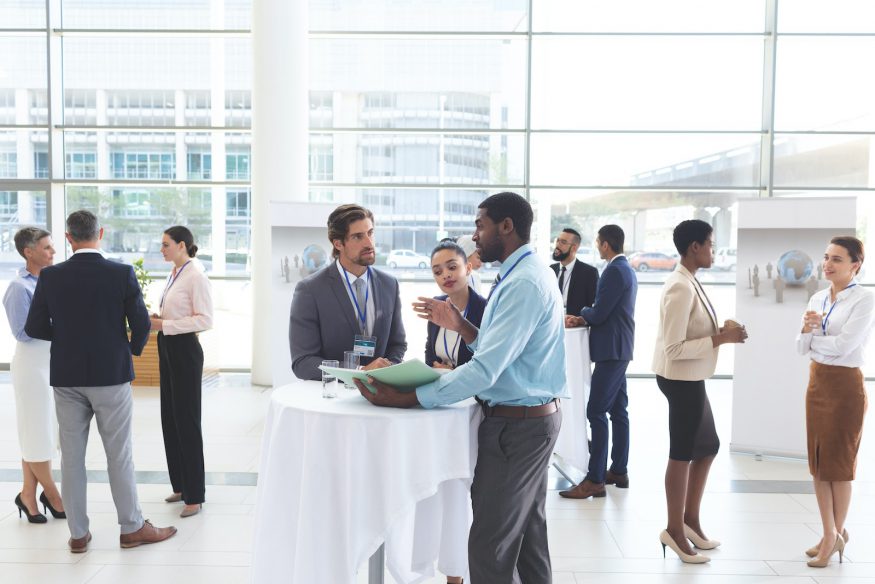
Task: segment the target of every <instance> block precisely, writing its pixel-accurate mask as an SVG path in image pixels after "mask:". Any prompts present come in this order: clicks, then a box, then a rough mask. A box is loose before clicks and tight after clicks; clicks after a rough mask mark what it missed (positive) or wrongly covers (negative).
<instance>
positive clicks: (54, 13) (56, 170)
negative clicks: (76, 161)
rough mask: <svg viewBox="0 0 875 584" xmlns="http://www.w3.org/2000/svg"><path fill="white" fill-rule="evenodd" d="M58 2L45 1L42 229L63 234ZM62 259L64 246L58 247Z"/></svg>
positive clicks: (61, 96) (62, 109)
mask: <svg viewBox="0 0 875 584" xmlns="http://www.w3.org/2000/svg"><path fill="white" fill-rule="evenodd" d="M61 1H62V0H46V29H45V34H46V73H47V76H46V104H47V108H46V109H47V112H48V166H49V181H50V182H49V189H48V192H47V193H46V227H47V228H48V230H49V231H51V232H57V233H63V232H64V222H65V211H66V209H65V205H64V182H63V181H64V178H65V176H64V173H65V169H64V132H63V130H59V129H57V128H55V124H56V123H63V119H64V71H63V41H62V39H61V36H60V35H58V34H57V33H55V32H54V28H55V27H56V26H60V25H61ZM61 248H63V251H61V250H59V251H61V254H62V255H64V256H66V253H67V250H66V246H61Z"/></svg>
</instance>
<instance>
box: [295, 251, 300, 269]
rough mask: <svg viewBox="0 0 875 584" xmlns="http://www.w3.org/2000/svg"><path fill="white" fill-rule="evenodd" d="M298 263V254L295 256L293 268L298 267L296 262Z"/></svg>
mask: <svg viewBox="0 0 875 584" xmlns="http://www.w3.org/2000/svg"><path fill="white" fill-rule="evenodd" d="M299 261H300V258H298V254H295V268H297V267H298V262H299Z"/></svg>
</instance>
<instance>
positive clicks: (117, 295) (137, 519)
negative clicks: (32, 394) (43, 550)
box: [24, 211, 176, 553]
mask: <svg viewBox="0 0 875 584" xmlns="http://www.w3.org/2000/svg"><path fill="white" fill-rule="evenodd" d="M66 235H67V241H69V242H70V246H71V247H72V248H73V255H72V256H71V257H70V259H68V260H67V261H65V262H63V263H60V264H56V265H54V266H49V267H48V268H45V269H43V271H42V272H40V277H39V281H38V282H37V285H36V290H35V291H34V294H33V302H32V304H31V307H30V312H29V313H28V315H27V322H26V323H25V325H24V330H25V332H26V333H27V334H28V335H30V336H31V337H33V338H35V339H43V340H46V341H51V343H52V356H51V361H50V364H49V382H50V383H51V385H52V387H54V390H55V410H56V412H57V415H58V426H59V428H60V438H61V440H60V442H61V473H62V481H61V485H62V488H63V497H64V507H65V508H66V512H67V526H68V527H69V529H70V536H71V537H70V541H69V542H68V544H69V546H70V551H72V552H73V553H82V552H85V551H87V550H88V542H89V541H91V532H90V530H89V521H88V513H87V506H86V491H87V486H88V478H87V476H86V473H85V448H86V446H87V444H88V432H89V430H90V428H91V418H92V417H94V418H97V429H98V431H99V432H100V438H101V440H102V441H103V448H104V450H105V451H106V459H107V460H106V462H107V471H108V473H109V485H110V489H111V490H112V499H113V502H114V503H115V508H116V511H117V512H118V522H119V525H120V526H121V530H120V531H121V536H120V538H119V543H120V545H121V547H123V548H130V547H135V546H138V545H141V544H145V543H155V542H158V541H162V540H165V539H167V538H168V537H171V536H172V535H173V534H175V533H176V528H175V527H163V528H159V527H154V526H153V525H152V524H151V523H149V521H148V520H146V521H144V520H143V514H142V512H141V511H140V504H139V500H138V498H137V482H136V478H135V476H134V460H133V453H132V447H131V416H132V413H133V399H132V397H131V383H130V382H131V380H132V379H133V378H134V367H133V363H132V361H131V354H134V355H139V354H140V353H142V351H143V347H144V346H145V345H146V341H147V339H148V337H149V328H150V322H149V313H148V311H147V310H146V305H145V304H144V302H143V294H142V291H141V290H140V285H139V283H137V278H136V276H134V269H133V268H132V267H131V266H129V265H125V264H120V263H116V262H111V261H108V260H107V259H105V258H104V257H103V255H102V254H101V253H100V240H101V239H102V238H103V228H102V227H100V224H99V223H98V221H97V217H95V216H94V214H93V213H91V212H90V211H75V212H73V213H71V214H70V216H69V217H67V234H66ZM128 326H129V327H130V331H131V338H130V340H128V333H127V327H128Z"/></svg>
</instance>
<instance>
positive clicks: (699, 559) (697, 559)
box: [659, 529, 711, 564]
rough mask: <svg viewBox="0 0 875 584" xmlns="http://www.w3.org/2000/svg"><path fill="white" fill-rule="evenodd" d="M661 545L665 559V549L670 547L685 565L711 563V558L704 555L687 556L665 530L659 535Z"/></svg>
mask: <svg viewBox="0 0 875 584" xmlns="http://www.w3.org/2000/svg"><path fill="white" fill-rule="evenodd" d="M659 543H661V544H662V557H663V558H664V557H665V548H666V546H668V547H670V548H671V550H672V551H673V552H674V553H676V554H677V555H678V557H679V558H680V560H681V561H682V562H684V563H685V564H706V563H708V562H710V561H711V558H709V557H708V556H703V555H702V554H692V555H690V554H685V553H684V552H683V551H682V550H681V548H680V547H679V546H678V544H677V542H676V541H675V540H674V539H673V538H672V536H671V534H670V533H669V532H668V531H667V530H665V529H663V530H662V531H661V532H660V534H659Z"/></svg>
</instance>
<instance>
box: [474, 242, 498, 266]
mask: <svg viewBox="0 0 875 584" xmlns="http://www.w3.org/2000/svg"><path fill="white" fill-rule="evenodd" d="M480 246H481V247H478V248H477V252H478V253H479V254H480V261H481V262H483V263H489V262H497V261H499V259H500V258H501V252H502V251H503V249H504V248H503V247H502V246H501V244H500V243H495V244H493V245H488V244H483V242H480Z"/></svg>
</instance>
